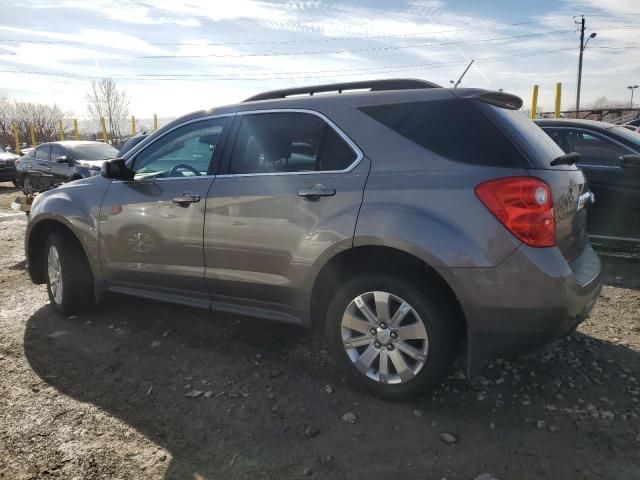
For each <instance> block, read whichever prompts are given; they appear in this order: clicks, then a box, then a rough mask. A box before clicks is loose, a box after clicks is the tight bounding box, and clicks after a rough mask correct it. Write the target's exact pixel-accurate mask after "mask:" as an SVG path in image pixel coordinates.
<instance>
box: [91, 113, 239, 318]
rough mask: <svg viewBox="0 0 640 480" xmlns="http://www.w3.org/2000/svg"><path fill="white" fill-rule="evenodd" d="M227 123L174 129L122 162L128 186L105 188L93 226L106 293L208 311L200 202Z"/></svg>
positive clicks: (206, 122)
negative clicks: (132, 173) (97, 222)
mask: <svg viewBox="0 0 640 480" xmlns="http://www.w3.org/2000/svg"><path fill="white" fill-rule="evenodd" d="M229 123H230V120H229V118H228V117H220V116H218V117H210V118H204V119H197V120H191V121H188V122H185V123H183V124H180V125H177V126H176V127H174V128H173V129H171V130H168V131H167V132H166V133H164V134H163V135H161V136H159V137H158V138H156V139H155V140H154V141H151V142H149V143H148V144H147V145H145V146H144V147H142V148H141V149H140V150H138V151H135V152H134V153H133V154H132V155H131V156H130V157H129V158H128V160H127V165H128V166H129V167H130V168H132V169H133V170H134V171H135V172H136V173H135V179H134V180H132V181H112V182H111V185H110V186H109V189H108V191H107V193H106V195H105V198H104V200H103V202H102V206H101V209H100V226H99V234H100V235H99V237H100V264H101V266H102V273H103V275H104V277H105V280H106V282H107V284H108V287H109V288H110V289H111V290H113V291H121V292H124V293H127V292H128V293H138V294H141V292H140V290H142V291H144V292H145V293H144V294H147V295H150V296H157V297H162V298H166V297H167V296H172V298H173V300H174V301H178V302H179V301H186V302H188V303H194V302H201V304H200V305H201V306H205V307H208V305H209V302H210V298H209V294H208V292H207V289H206V286H205V284H204V255H203V250H202V228H203V222H204V208H205V198H206V196H207V192H208V190H209V187H210V186H211V182H212V181H213V178H214V174H215V171H216V170H217V165H218V160H219V158H220V153H221V152H222V148H223V144H224V141H225V137H226V133H227V125H228V124H229ZM134 290H135V291H134ZM187 299H188V300H187Z"/></svg>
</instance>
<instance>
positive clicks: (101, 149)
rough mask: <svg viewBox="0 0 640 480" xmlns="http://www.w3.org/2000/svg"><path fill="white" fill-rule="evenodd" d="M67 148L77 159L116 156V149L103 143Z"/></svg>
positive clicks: (105, 158)
mask: <svg viewBox="0 0 640 480" xmlns="http://www.w3.org/2000/svg"><path fill="white" fill-rule="evenodd" d="M69 150H71V151H72V152H73V155H74V156H75V157H76V158H77V159H78V160H107V159H109V158H116V157H117V156H118V150H116V149H115V148H113V147H112V146H111V145H105V144H104V143H95V144H87V145H76V146H74V147H71V148H69Z"/></svg>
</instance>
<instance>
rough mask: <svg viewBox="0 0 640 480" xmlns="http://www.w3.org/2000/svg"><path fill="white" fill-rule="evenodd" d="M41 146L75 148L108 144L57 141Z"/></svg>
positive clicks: (89, 141)
mask: <svg viewBox="0 0 640 480" xmlns="http://www.w3.org/2000/svg"><path fill="white" fill-rule="evenodd" d="M42 145H60V146H62V147H77V146H81V145H108V144H105V143H104V142H94V141H92V140H59V141H57V142H46V143H43V144H42ZM38 146H40V145H38Z"/></svg>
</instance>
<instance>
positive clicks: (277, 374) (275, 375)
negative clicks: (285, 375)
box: [269, 368, 282, 378]
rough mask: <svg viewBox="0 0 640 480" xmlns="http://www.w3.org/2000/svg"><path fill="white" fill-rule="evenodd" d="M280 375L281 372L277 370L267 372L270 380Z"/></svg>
mask: <svg viewBox="0 0 640 480" xmlns="http://www.w3.org/2000/svg"><path fill="white" fill-rule="evenodd" d="M280 375H282V372H281V371H280V370H278V369H277V368H272V369H271V371H270V372H269V376H270V377H271V378H276V377H279V376H280Z"/></svg>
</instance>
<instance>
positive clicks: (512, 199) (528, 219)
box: [475, 177, 556, 247]
mask: <svg viewBox="0 0 640 480" xmlns="http://www.w3.org/2000/svg"><path fill="white" fill-rule="evenodd" d="M475 192H476V195H477V196H478V198H479V199H480V201H481V202H482V203H483V204H484V206H485V207H487V208H488V209H489V211H490V212H491V213H492V214H493V215H494V216H495V217H496V218H497V219H498V220H499V221H500V223H502V224H503V225H504V226H505V227H506V228H507V229H508V230H509V231H510V232H511V233H513V234H514V235H515V236H516V237H517V238H518V239H519V240H521V241H522V242H524V243H526V244H527V245H530V246H532V247H553V246H555V244H556V222H555V218H554V216H553V200H552V198H551V190H550V189H549V186H548V185H547V184H546V183H545V182H543V181H542V180H540V179H538V178H533V177H506V178H498V179H496V180H490V181H488V182H484V183H481V184H480V185H478V186H477V187H476V189H475Z"/></svg>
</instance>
